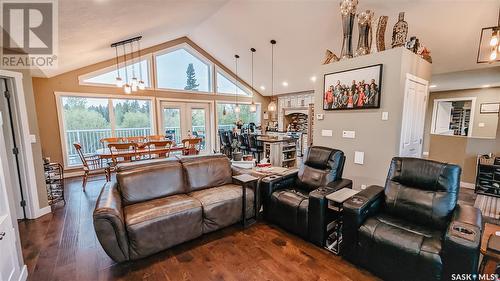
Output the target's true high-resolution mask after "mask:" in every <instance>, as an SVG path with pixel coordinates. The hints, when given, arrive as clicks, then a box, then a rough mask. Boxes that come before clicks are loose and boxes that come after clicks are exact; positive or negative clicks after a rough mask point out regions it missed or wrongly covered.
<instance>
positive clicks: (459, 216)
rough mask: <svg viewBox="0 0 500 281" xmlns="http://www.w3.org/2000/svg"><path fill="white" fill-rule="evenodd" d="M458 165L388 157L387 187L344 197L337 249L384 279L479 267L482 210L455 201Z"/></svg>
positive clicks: (438, 275)
mask: <svg viewBox="0 0 500 281" xmlns="http://www.w3.org/2000/svg"><path fill="white" fill-rule="evenodd" d="M460 174H461V168H460V167H459V166H456V165H451V164H445V163H439V162H435V161H430V160H424V159H417V158H401V157H395V158H393V159H392V162H391V166H390V169H389V174H388V176H387V180H386V184H385V188H383V187H380V186H370V187H368V188H366V189H365V190H363V191H361V192H360V193H358V194H357V195H355V196H354V197H352V198H351V199H349V200H348V201H346V202H345V203H344V212H343V220H344V224H343V230H342V236H343V242H342V243H341V254H342V255H343V256H344V257H345V258H346V259H348V260H349V261H351V262H354V263H356V264H359V265H361V266H363V267H365V268H367V269H369V270H370V271H372V272H373V273H375V274H377V275H379V276H380V277H382V278H383V279H384V280H450V279H451V274H454V273H455V274H458V273H467V274H474V273H476V272H477V265H478V259H479V246H480V241H481V233H482V217H481V211H480V210H479V209H477V208H474V207H472V206H467V205H457V197H458V192H459V187H460Z"/></svg>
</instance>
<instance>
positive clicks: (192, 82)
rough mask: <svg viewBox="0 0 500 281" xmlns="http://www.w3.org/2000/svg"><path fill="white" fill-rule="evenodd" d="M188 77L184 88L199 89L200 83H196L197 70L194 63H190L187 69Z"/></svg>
mask: <svg viewBox="0 0 500 281" xmlns="http://www.w3.org/2000/svg"><path fill="white" fill-rule="evenodd" d="M186 77H187V80H186V87H184V90H187V91H198V86H200V84H196V72H195V70H194V66H193V64H192V63H190V64H189V65H188V67H187V69H186Z"/></svg>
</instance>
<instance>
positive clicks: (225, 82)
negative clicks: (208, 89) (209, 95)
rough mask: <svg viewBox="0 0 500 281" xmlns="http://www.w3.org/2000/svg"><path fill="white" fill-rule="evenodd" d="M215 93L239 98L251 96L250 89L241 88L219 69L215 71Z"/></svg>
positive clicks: (239, 84) (238, 83)
mask: <svg viewBox="0 0 500 281" xmlns="http://www.w3.org/2000/svg"><path fill="white" fill-rule="evenodd" d="M217 93H218V94H222V95H239V96H251V95H252V92H251V90H250V89H248V88H247V87H245V86H243V85H242V84H241V83H240V82H237V81H236V79H234V78H233V77H231V76H229V75H228V74H226V73H224V72H222V70H220V69H218V70H217Z"/></svg>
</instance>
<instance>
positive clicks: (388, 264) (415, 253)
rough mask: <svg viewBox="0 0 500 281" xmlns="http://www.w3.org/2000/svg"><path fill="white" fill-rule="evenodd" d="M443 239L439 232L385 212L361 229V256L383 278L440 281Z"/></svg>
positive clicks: (367, 222) (368, 220)
mask: <svg viewBox="0 0 500 281" xmlns="http://www.w3.org/2000/svg"><path fill="white" fill-rule="evenodd" d="M442 237H443V234H442V233H441V232H440V231H437V230H433V229H429V228H425V227H423V226H420V225H415V224H413V223H410V222H408V221H405V220H402V219H399V218H396V217H393V216H390V215H387V214H383V213H382V214H379V215H377V216H373V217H370V218H368V219H367V220H366V222H365V223H364V224H363V225H362V226H361V227H360V229H359V240H358V243H359V245H360V249H361V253H360V255H359V256H360V259H361V263H362V264H364V265H365V266H367V267H369V268H371V269H372V270H373V271H377V272H376V273H378V274H379V275H380V276H394V280H439V279H440V275H441V272H442V268H443V263H442V261H441V256H440V253H441V244H442ZM423 269H425V270H423ZM402 276H404V278H403V279H401V278H402Z"/></svg>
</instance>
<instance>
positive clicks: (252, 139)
mask: <svg viewBox="0 0 500 281" xmlns="http://www.w3.org/2000/svg"><path fill="white" fill-rule="evenodd" d="M248 146H249V148H250V152H252V155H254V156H255V154H257V162H260V154H261V153H263V152H264V146H263V145H262V142H260V141H258V140H257V136H256V135H254V134H249V135H248Z"/></svg>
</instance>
